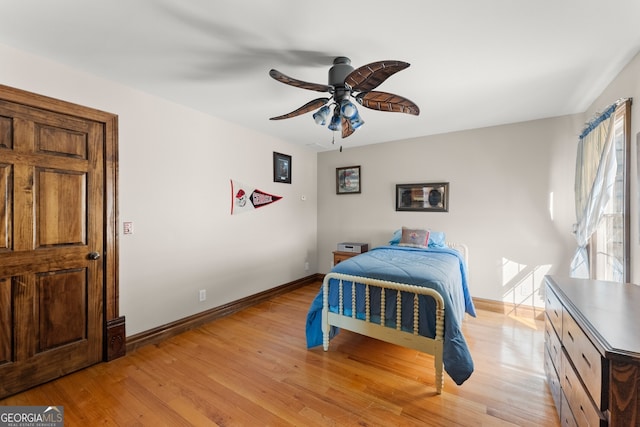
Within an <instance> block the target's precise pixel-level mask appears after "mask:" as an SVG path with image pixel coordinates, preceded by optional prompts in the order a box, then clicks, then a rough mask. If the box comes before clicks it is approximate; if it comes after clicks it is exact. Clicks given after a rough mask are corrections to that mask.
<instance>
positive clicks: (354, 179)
mask: <svg viewBox="0 0 640 427" xmlns="http://www.w3.org/2000/svg"><path fill="white" fill-rule="evenodd" d="M360 184H361V177H360V166H348V167H344V168H336V194H357V193H360Z"/></svg>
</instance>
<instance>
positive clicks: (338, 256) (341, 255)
mask: <svg viewBox="0 0 640 427" xmlns="http://www.w3.org/2000/svg"><path fill="white" fill-rule="evenodd" d="M356 255H360V254H359V253H357V252H342V251H333V265H334V266H336V265H338V264H339V263H341V262H342V261H344V260H345V259H349V258H351V257H354V256H356Z"/></svg>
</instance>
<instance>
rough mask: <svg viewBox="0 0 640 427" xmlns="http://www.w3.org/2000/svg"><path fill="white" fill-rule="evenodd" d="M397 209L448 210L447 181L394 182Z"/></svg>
mask: <svg viewBox="0 0 640 427" xmlns="http://www.w3.org/2000/svg"><path fill="white" fill-rule="evenodd" d="M396 210H397V211H424V212H448V211H449V183H448V182H429V183H424V184H396Z"/></svg>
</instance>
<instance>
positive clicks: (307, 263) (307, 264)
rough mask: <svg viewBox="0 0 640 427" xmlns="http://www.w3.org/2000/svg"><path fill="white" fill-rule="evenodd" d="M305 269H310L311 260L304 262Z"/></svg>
mask: <svg viewBox="0 0 640 427" xmlns="http://www.w3.org/2000/svg"><path fill="white" fill-rule="evenodd" d="M304 271H309V262H308V261H307V262H305V263H304Z"/></svg>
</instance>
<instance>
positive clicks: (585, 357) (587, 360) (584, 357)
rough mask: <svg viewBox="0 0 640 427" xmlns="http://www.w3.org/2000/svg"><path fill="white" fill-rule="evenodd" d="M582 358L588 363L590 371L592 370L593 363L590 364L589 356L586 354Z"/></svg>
mask: <svg viewBox="0 0 640 427" xmlns="http://www.w3.org/2000/svg"><path fill="white" fill-rule="evenodd" d="M582 358H583V359H584V361H585V362H587V365H589V369H591V362H589V359H587V356H585V355H584V353H582Z"/></svg>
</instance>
